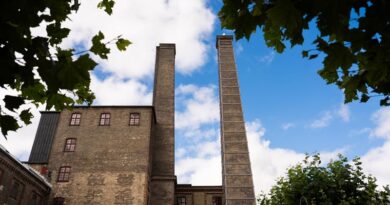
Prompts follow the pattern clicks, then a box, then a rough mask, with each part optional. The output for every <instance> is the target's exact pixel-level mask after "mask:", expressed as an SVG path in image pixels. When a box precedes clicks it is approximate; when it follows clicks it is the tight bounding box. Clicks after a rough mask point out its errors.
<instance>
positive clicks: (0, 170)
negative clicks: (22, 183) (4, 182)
mask: <svg viewBox="0 0 390 205" xmlns="http://www.w3.org/2000/svg"><path fill="white" fill-rule="evenodd" d="M2 178H3V170H2V169H0V183H1V179H2Z"/></svg>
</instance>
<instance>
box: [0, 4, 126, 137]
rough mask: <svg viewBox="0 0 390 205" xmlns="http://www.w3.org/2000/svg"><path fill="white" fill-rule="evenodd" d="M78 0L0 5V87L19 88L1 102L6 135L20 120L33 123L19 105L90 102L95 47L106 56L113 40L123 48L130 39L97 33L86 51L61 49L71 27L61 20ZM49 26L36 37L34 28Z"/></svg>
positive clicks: (0, 115)
mask: <svg viewBox="0 0 390 205" xmlns="http://www.w3.org/2000/svg"><path fill="white" fill-rule="evenodd" d="M114 3H115V2H114V1H113V0H102V1H101V2H100V3H99V4H98V5H97V7H98V8H100V9H103V10H104V11H105V12H106V13H107V14H111V13H112V7H113V6H114ZM79 6H80V4H79V2H78V0H61V1H59V0H11V1H4V2H2V6H1V7H0V31H1V32H0V65H1V73H0V88H3V89H8V90H15V91H17V94H15V95H6V96H5V97H4V99H3V101H4V106H0V127H1V132H2V134H3V135H4V136H6V134H7V133H8V131H13V130H16V129H18V128H19V127H20V126H21V125H20V123H19V122H18V121H19V120H21V121H23V122H24V123H25V124H29V123H30V120H31V118H32V113H31V112H30V110H29V109H22V108H21V106H22V105H24V104H27V103H33V104H35V105H36V106H38V105H41V104H46V109H51V108H55V109H56V110H61V109H63V108H65V107H68V106H71V105H74V104H75V103H78V104H83V103H86V104H91V103H92V101H93V99H94V98H95V97H94V94H93V93H92V91H91V90H90V88H89V85H90V82H91V79H90V72H91V71H92V70H93V69H94V67H95V66H96V65H97V63H96V62H95V61H94V60H92V59H91V57H90V56H89V53H90V52H92V53H94V54H96V55H97V56H99V57H100V58H102V59H106V58H107V54H108V53H110V49H109V48H107V44H108V43H111V42H113V41H115V43H116V45H117V47H118V49H119V50H125V49H126V47H127V46H128V45H129V44H130V41H128V40H126V39H123V38H121V37H120V36H118V37H117V38H115V39H113V40H112V41H109V42H107V41H104V40H105V39H104V34H103V33H101V32H99V33H98V34H96V36H94V37H93V38H92V47H91V48H89V49H88V50H85V51H75V50H73V49H62V48H61V47H60V46H59V45H60V43H61V42H62V40H63V39H64V38H66V37H67V36H68V34H69V32H70V29H69V28H66V27H63V26H62V23H63V22H64V21H65V20H66V19H68V18H69V16H70V15H71V14H72V13H75V12H77V10H78V8H79ZM42 25H46V31H47V35H46V36H33V35H32V33H31V29H32V28H35V27H39V26H42Z"/></svg>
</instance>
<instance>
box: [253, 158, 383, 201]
mask: <svg viewBox="0 0 390 205" xmlns="http://www.w3.org/2000/svg"><path fill="white" fill-rule="evenodd" d="M320 164H321V160H320V156H319V155H318V154H317V155H314V156H313V157H312V158H310V157H309V156H306V158H305V160H303V163H299V164H298V165H296V166H294V167H292V168H290V169H288V170H287V176H286V177H283V178H281V179H279V180H278V181H277V184H276V185H274V186H273V187H272V189H271V191H270V193H269V194H268V195H265V194H264V195H262V196H261V197H260V199H259V200H258V201H259V202H260V204H261V205H280V204H294V205H295V204H301V205H314V204H324V205H326V204H329V205H331V204H345V205H346V204H362V205H363V204H364V205H365V204H378V205H379V204H389V203H390V189H389V186H386V187H383V190H378V189H377V184H376V179H375V178H374V177H372V176H370V175H369V176H366V175H365V174H364V173H363V170H362V167H361V164H362V163H361V162H360V159H359V158H355V159H354V160H353V162H352V163H348V160H347V158H346V157H343V156H342V155H339V158H338V159H337V160H335V161H331V162H329V163H328V164H327V166H326V167H323V166H320Z"/></svg>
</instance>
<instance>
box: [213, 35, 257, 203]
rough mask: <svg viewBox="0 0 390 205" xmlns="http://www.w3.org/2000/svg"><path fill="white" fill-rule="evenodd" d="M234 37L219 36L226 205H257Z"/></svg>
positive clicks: (223, 182) (223, 184) (224, 198)
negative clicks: (233, 42)
mask: <svg viewBox="0 0 390 205" xmlns="http://www.w3.org/2000/svg"><path fill="white" fill-rule="evenodd" d="M232 41H233V36H230V35H229V36H217V45H216V46H217V49H218V70H219V72H218V73H219V96H220V110H221V111H220V113H221V149H222V186H223V194H224V197H223V204H224V205H254V204H255V195H254V188H253V179H252V171H251V165H250V160H249V152H248V142H247V138H246V132H245V123H244V117H243V112H242V106H241V96H240V89H239V85H238V79H237V68H236V63H235V60H234V52H233V45H232Z"/></svg>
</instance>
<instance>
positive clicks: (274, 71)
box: [0, 0, 390, 193]
mask: <svg viewBox="0 0 390 205" xmlns="http://www.w3.org/2000/svg"><path fill="white" fill-rule="evenodd" d="M96 4H97V1H88V2H82V5H81V7H80V11H79V12H78V13H77V14H75V15H74V17H72V19H73V21H71V22H67V23H66V24H67V26H69V27H70V28H71V29H72V32H71V33H70V36H69V38H68V39H67V40H66V41H64V43H63V46H64V47H75V46H81V47H89V46H90V39H91V37H92V36H93V35H94V34H95V33H97V32H98V31H99V30H101V31H103V33H105V34H106V37H107V39H111V38H113V37H115V36H117V35H119V34H122V35H123V36H124V37H126V38H129V39H130V40H131V41H132V42H133V44H132V45H131V46H130V47H129V49H128V51H126V52H122V53H121V52H118V51H116V50H115V49H114V48H113V49H112V53H111V54H110V55H109V60H107V61H105V60H99V59H97V58H96V60H97V61H98V62H99V63H100V65H99V67H98V68H97V69H96V70H95V71H94V73H92V85H91V87H92V89H93V90H94V92H95V94H96V96H97V99H96V101H95V104H105V105H123V104H130V105H133V104H134V105H140V104H141V105H142V104H151V99H152V83H153V71H154V60H155V57H154V55H155V46H157V45H158V43H167V42H169V43H176V47H177V55H176V71H177V72H176V82H175V83H176V128H177V129H176V147H175V149H176V174H177V175H178V181H179V183H192V184H195V185H199V184H205V185H207V184H220V183H221V180H220V178H221V176H220V175H221V174H220V173H221V168H220V156H219V154H220V145H219V143H220V142H219V107H218V106H219V105H218V75H217V60H216V59H217V58H216V49H215V38H216V35H220V34H222V33H226V34H232V32H231V31H227V30H221V29H220V23H219V20H218V18H217V16H216V15H217V12H218V10H219V8H220V7H221V5H222V3H221V1H220V0H218V1H211V0H188V1H181V0H170V1H164V0H148V1H141V0H140V1H126V0H118V1H117V3H116V7H115V8H114V14H113V15H112V16H107V15H105V14H104V12H101V11H98V10H97V9H96ZM34 32H35V33H36V35H44V34H45V31H44V29H42V28H37V29H34ZM315 35H316V30H314V29H312V30H310V31H306V32H305V37H308V38H309V39H312V38H313V37H315ZM310 42H311V41H310V40H308V41H306V42H305V45H304V46H303V47H301V46H297V47H294V48H293V49H289V48H287V49H286V50H285V52H284V53H282V54H278V53H276V52H275V51H273V50H272V49H270V48H267V47H266V46H265V43H264V40H263V37H262V33H261V31H258V32H257V33H256V34H254V35H253V36H252V37H251V39H250V41H249V42H248V41H246V40H239V41H236V42H235V43H234V49H235V56H236V64H237V68H238V75H239V83H240V91H241V95H242V96H241V98H242V103H243V110H244V116H245V120H246V122H247V135H248V141H249V148H250V154H251V161H252V171H253V175H254V181H255V187H256V193H260V191H266V190H268V189H269V187H270V186H271V185H272V184H273V183H274V180H275V179H276V178H277V177H280V176H281V175H283V173H284V172H285V170H286V168H287V167H288V166H291V165H292V164H295V163H296V162H298V161H300V160H301V159H302V158H303V156H304V153H314V152H320V153H321V154H322V155H323V157H324V158H325V159H326V160H329V159H330V158H332V157H334V156H336V154H337V153H343V154H344V155H346V156H348V157H349V158H352V157H354V156H362V158H363V162H364V164H365V169H366V170H367V171H368V172H370V173H373V174H374V175H375V176H377V177H378V180H379V183H380V184H385V183H386V184H388V183H390V174H389V173H390V166H388V164H390V109H389V108H380V107H379V102H378V101H377V99H372V100H370V101H369V102H368V103H364V104H361V103H358V102H354V103H350V104H348V105H343V94H342V91H341V90H339V89H338V88H337V87H336V86H334V85H326V83H325V81H324V80H322V79H321V78H320V76H319V75H317V70H318V69H319V68H321V62H322V59H321V58H318V59H315V60H307V59H303V58H302V56H301V50H302V49H303V48H304V49H308V48H311V45H310ZM6 92H9V91H4V90H0V97H1V95H4V93H6ZM34 112H35V114H36V115H37V117H35V118H34V119H33V124H32V125H30V126H28V127H25V128H22V129H21V130H19V131H18V133H12V134H11V135H10V136H9V140H8V141H4V139H0V142H1V144H2V145H4V146H6V147H7V149H9V150H10V151H11V152H12V153H14V154H15V155H16V156H18V157H19V158H20V159H22V160H25V159H27V157H28V154H29V151H30V149H31V146H32V142H33V138H34V134H32V133H35V131H36V127H37V124H38V121H39V113H38V109H34Z"/></svg>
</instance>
